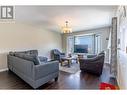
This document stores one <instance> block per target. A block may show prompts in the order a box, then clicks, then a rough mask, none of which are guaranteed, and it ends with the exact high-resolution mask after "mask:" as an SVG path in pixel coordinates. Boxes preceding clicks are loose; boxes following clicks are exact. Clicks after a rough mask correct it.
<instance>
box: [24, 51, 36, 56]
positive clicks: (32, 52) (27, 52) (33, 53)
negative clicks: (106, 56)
mask: <svg viewBox="0 0 127 95" xmlns="http://www.w3.org/2000/svg"><path fill="white" fill-rule="evenodd" d="M25 53H26V54H29V55H31V54H32V55H36V56H37V55H38V50H28V51H26V52H25Z"/></svg>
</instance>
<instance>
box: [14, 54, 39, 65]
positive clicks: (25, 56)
mask: <svg viewBox="0 0 127 95" xmlns="http://www.w3.org/2000/svg"><path fill="white" fill-rule="evenodd" d="M15 56H16V57H19V58H22V59H25V60H29V61H33V62H34V64H35V65H39V64H40V60H39V58H38V56H36V55H34V54H24V53H15Z"/></svg>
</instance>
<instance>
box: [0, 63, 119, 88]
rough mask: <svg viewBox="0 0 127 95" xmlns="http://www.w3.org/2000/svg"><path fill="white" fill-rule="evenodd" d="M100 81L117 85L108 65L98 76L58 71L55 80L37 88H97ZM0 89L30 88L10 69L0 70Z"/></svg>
mask: <svg viewBox="0 0 127 95" xmlns="http://www.w3.org/2000/svg"><path fill="white" fill-rule="evenodd" d="M101 82H107V83H111V84H114V85H117V82H116V80H115V79H111V78H110V74H109V66H107V65H106V66H105V67H104V69H103V74H102V75H101V76H100V77H98V76H95V75H92V74H88V73H85V72H80V71H79V72H77V73H75V74H69V73H66V72H62V71H60V74H59V79H58V81H57V82H55V81H54V80H51V81H50V82H48V83H46V84H44V85H42V86H41V87H39V88H38V89H61V90H67V89H82V90H83V89H99V84H100V83H101ZM0 89H17V90H18V89H32V88H31V87H30V86H29V85H28V84H27V83H26V82H24V81H23V80H22V79H20V78H19V77H18V76H16V75H15V74H14V73H12V72H10V71H4V72H0Z"/></svg>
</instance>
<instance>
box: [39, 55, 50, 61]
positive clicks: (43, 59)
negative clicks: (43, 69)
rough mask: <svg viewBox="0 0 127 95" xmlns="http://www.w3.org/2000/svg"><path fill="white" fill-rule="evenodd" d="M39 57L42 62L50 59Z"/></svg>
mask: <svg viewBox="0 0 127 95" xmlns="http://www.w3.org/2000/svg"><path fill="white" fill-rule="evenodd" d="M38 58H39V60H40V61H41V62H47V60H48V58H47V57H43V56H39V57H38Z"/></svg>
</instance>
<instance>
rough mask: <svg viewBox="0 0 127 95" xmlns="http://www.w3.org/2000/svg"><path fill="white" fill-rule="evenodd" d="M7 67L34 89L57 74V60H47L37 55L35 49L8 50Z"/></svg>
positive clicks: (56, 77)
mask: <svg viewBox="0 0 127 95" xmlns="http://www.w3.org/2000/svg"><path fill="white" fill-rule="evenodd" d="M7 58H8V68H9V70H11V71H12V72H14V73H15V74H16V75H18V76H19V77H20V78H21V79H23V80H24V81H25V82H27V83H28V84H29V85H30V86H32V87H33V88H34V89H36V88H38V87H40V86H41V85H43V84H45V83H47V82H48V81H50V80H52V79H55V81H57V79H58V75H59V63H58V61H47V58H45V57H39V56H38V51H37V50H29V51H24V52H10V53H9V54H8V56H7Z"/></svg>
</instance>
